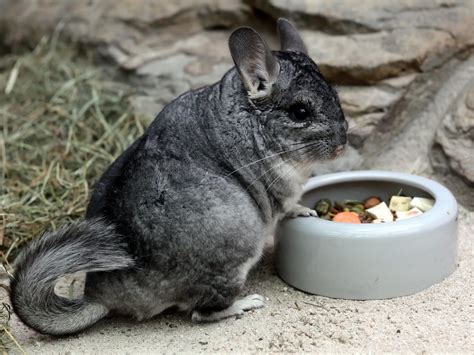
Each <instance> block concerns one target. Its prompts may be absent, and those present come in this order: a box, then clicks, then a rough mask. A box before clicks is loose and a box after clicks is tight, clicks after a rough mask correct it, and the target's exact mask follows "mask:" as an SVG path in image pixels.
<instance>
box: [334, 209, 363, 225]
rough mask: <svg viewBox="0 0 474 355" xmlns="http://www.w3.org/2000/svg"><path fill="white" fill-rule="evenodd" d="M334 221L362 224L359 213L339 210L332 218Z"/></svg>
mask: <svg viewBox="0 0 474 355" xmlns="http://www.w3.org/2000/svg"><path fill="white" fill-rule="evenodd" d="M332 221H333V222H340V223H355V224H360V223H361V222H360V219H359V215H358V214H357V213H355V212H339V213H338V214H337V215H335V216H334V217H333V218H332Z"/></svg>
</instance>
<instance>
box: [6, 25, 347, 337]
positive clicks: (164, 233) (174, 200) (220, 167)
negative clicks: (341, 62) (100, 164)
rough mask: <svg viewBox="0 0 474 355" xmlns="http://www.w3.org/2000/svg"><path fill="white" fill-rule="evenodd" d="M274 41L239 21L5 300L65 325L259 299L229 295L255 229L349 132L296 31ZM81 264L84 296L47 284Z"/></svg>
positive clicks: (258, 235) (269, 224)
mask: <svg viewBox="0 0 474 355" xmlns="http://www.w3.org/2000/svg"><path fill="white" fill-rule="evenodd" d="M278 30H279V35H280V39H281V50H280V51H274V52H272V51H270V49H269V48H268V46H267V44H266V43H265V42H264V40H263V39H262V38H261V37H260V36H259V35H258V33H257V32H255V31H254V30H253V29H251V28H246V27H243V28H239V29H237V30H235V31H234V32H233V33H232V35H231V36H230V39H229V48H230V52H231V55H232V58H233V60H234V63H235V67H234V68H232V69H230V70H229V71H228V72H227V73H226V74H225V75H224V77H223V78H222V79H221V80H220V81H219V82H217V83H215V84H213V85H211V86H206V87H203V88H200V89H197V90H193V91H189V92H187V93H185V94H183V95H181V96H180V97H178V98H177V99H176V100H174V101H173V102H171V103H170V104H169V105H168V106H166V107H165V108H164V109H163V111H162V112H161V113H160V114H159V115H158V116H157V117H156V119H155V120H154V121H153V123H152V124H151V125H150V127H149V128H148V129H147V131H146V132H145V134H144V135H143V136H142V137H140V138H139V139H138V140H137V141H136V142H135V143H133V144H132V145H131V146H130V147H129V148H128V149H127V150H126V151H125V152H124V153H123V154H122V155H121V156H120V157H119V158H118V159H117V160H116V161H115V162H114V163H113V164H112V165H111V166H110V167H109V168H108V170H107V171H106V172H105V174H104V175H103V176H102V178H101V179H100V181H99V182H98V184H97V186H96V189H95V191H94V194H93V197H92V201H91V202H90V204H89V207H88V211H87V215H86V219H85V220H84V221H82V222H78V223H75V224H72V225H69V226H65V227H63V228H60V229H59V230H58V231H56V232H46V233H44V235H43V236H42V237H41V238H38V239H37V240H36V241H34V242H32V243H31V244H30V245H29V246H28V247H27V248H26V249H25V250H24V251H23V253H22V254H21V255H20V256H19V257H18V259H17V262H16V267H15V273H14V277H13V278H12V283H11V302H12V305H13V309H14V311H15V312H16V314H17V315H18V316H19V317H20V318H21V320H22V321H23V322H24V323H26V324H27V325H28V326H30V327H31V328H33V329H35V330H37V331H39V332H41V333H46V334H52V335H62V334H71V333H75V332H78V331H80V330H83V329H84V328H86V327H88V326H90V325H92V324H93V323H95V322H97V321H98V320H99V319H100V318H103V317H104V316H105V315H107V314H109V313H111V312H112V313H120V314H126V315H130V316H133V317H135V318H137V319H139V320H140V319H145V318H150V317H153V316H155V315H157V314H159V313H161V312H162V311H163V310H165V309H167V308H170V307H175V308H177V309H179V310H183V311H186V312H189V314H191V315H192V320H193V321H215V320H219V319H222V318H225V317H230V316H235V315H240V314H242V313H243V312H244V311H246V310H249V309H253V308H259V307H262V306H263V301H264V299H263V297H262V296H259V295H250V296H247V297H245V298H243V299H237V296H238V295H239V292H240V291H241V290H242V287H243V285H244V283H245V281H246V278H247V274H248V271H249V269H250V268H251V267H252V266H253V265H254V264H255V263H256V262H257V261H258V260H259V258H260V256H261V253H262V248H263V244H264V240H265V239H266V238H267V237H269V236H270V235H272V233H273V232H274V229H275V227H276V224H277V222H278V221H279V220H280V219H281V218H283V217H284V216H297V215H303V216H311V215H314V214H315V212H314V211H313V210H310V209H308V208H305V207H302V206H299V205H297V201H298V200H299V198H300V196H301V187H302V184H303V183H304V182H305V181H306V180H307V179H308V178H309V177H310V174H311V172H312V171H313V170H314V168H315V166H316V165H317V163H318V162H319V161H321V160H324V159H330V158H334V157H336V156H337V155H338V154H339V153H340V152H341V150H342V149H343V147H344V145H345V144H346V131H347V122H346V120H345V119H344V114H343V112H342V110H341V106H340V104H339V100H338V96H337V94H336V92H335V91H334V89H333V88H331V86H330V85H329V84H328V83H327V82H326V80H325V79H324V78H323V76H322V75H321V73H320V71H319V69H318V67H317V65H316V64H315V63H314V62H313V61H312V60H311V59H310V58H309V56H308V55H307V52H306V48H305V45H304V43H303V41H302V39H301V38H300V36H299V34H298V32H297V31H296V29H295V28H294V27H293V26H292V25H291V24H290V23H289V22H288V21H286V20H284V19H280V20H279V21H278ZM76 271H86V272H87V278H86V285H85V291H84V296H83V298H82V299H74V300H70V299H66V298H62V297H59V296H57V295H56V294H55V292H54V285H55V282H56V281H57V280H58V278H60V277H62V276H64V275H65V274H70V273H73V272H76Z"/></svg>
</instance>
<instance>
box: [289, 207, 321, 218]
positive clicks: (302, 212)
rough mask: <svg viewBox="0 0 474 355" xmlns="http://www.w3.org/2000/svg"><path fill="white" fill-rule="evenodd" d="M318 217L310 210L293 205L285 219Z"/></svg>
mask: <svg viewBox="0 0 474 355" xmlns="http://www.w3.org/2000/svg"><path fill="white" fill-rule="evenodd" d="M311 216H313V217H318V213H317V212H316V211H315V210H312V209H311V208H308V207H304V206H301V205H294V206H293V208H292V209H291V210H290V211H288V213H287V214H286V217H289V218H295V217H311Z"/></svg>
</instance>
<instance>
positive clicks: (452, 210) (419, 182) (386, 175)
mask: <svg viewBox="0 0 474 355" xmlns="http://www.w3.org/2000/svg"><path fill="white" fill-rule="evenodd" d="M354 181H389V182H399V183H402V184H405V185H411V186H413V187H416V188H418V189H420V190H424V191H426V192H427V193H429V194H430V195H431V196H433V198H434V200H435V204H434V205H433V207H432V208H431V209H430V210H429V211H427V212H425V213H423V214H422V215H421V216H416V217H414V218H409V219H404V220H401V221H395V222H390V223H380V224H372V223H363V224H351V223H337V222H332V221H327V220H324V219H321V218H310V217H297V218H294V219H291V220H288V219H287V221H289V222H290V223H291V225H292V226H295V227H297V226H298V224H303V225H305V226H306V227H307V228H315V230H320V229H327V228H331V229H337V230H338V231H340V232H341V234H344V232H347V233H351V232H354V231H360V232H375V231H376V232H382V231H383V232H384V235H385V236H389V235H395V234H399V233H398V232H402V231H406V230H407V229H411V228H414V229H419V228H423V229H427V227H428V229H434V228H436V227H437V226H440V225H444V224H445V223H447V222H448V221H449V220H451V219H457V216H458V204H457V202H456V199H455V198H454V196H453V194H452V193H451V192H450V191H449V190H448V189H447V188H446V187H444V186H443V185H441V184H440V183H438V182H436V181H434V180H431V179H428V178H426V177H422V176H418V175H412V174H407V173H401V172H394V171H383V170H358V171H348V172H339V173H332V174H325V175H320V176H315V177H312V178H310V179H309V180H308V182H307V183H306V184H305V185H304V187H303V195H304V194H305V193H307V192H309V191H311V190H314V189H317V188H319V187H323V186H328V185H334V184H338V183H344V182H354ZM423 225H424V226H425V227H423ZM300 227H303V226H301V225H300ZM305 229H306V228H305ZM340 237H343V235H341V236H340ZM348 237H349V238H353V237H354V236H348ZM361 237H362V236H361ZM367 237H368V238H373V237H375V236H374V235H373V234H372V233H370V235H367ZM331 238H333V237H331Z"/></svg>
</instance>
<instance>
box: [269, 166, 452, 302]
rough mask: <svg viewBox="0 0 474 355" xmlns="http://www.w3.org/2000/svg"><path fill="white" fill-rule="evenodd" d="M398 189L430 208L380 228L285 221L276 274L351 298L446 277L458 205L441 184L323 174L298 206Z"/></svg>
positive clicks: (415, 287) (397, 291)
mask: <svg viewBox="0 0 474 355" xmlns="http://www.w3.org/2000/svg"><path fill="white" fill-rule="evenodd" d="M400 189H403V193H404V194H406V195H408V196H417V197H427V198H432V199H434V200H435V204H434V206H433V208H431V209H430V210H429V211H427V212H426V213H424V214H422V215H420V216H416V217H413V218H411V219H405V220H399V221H395V222H390V223H381V224H346V223H337V222H332V221H327V220H323V219H320V218H316V217H298V218H293V219H285V220H283V221H282V222H281V223H280V225H279V226H278V228H277V232H276V235H275V248H276V266H277V271H278V274H279V275H280V277H281V278H282V279H283V280H284V281H285V282H287V283H288V284H289V285H291V286H293V287H295V288H298V289H300V290H303V291H306V292H309V293H313V294H318V295H322V296H327V297H333V298H343V299H355V300H368V299H383V298H392V297H398V296H405V295H410V294H413V293H416V292H419V291H422V290H424V289H426V288H427V287H429V286H431V285H433V284H435V283H438V282H440V281H442V280H443V279H445V278H446V277H448V276H449V275H450V274H451V273H452V272H453V271H454V270H455V269H456V264H457V261H456V259H457V243H458V237H457V235H458V232H457V216H458V206H457V202H456V200H455V198H454V196H453V195H452V194H451V192H450V191H449V190H448V189H447V188H445V187H444V186H442V185H440V184H439V183H437V182H435V181H433V180H430V179H427V178H424V177H420V176H414V175H409V174H404V173H396V172H390V171H354V172H344V173H336V174H328V175H322V176H318V177H314V178H311V179H310V180H309V181H308V183H307V184H306V185H305V187H304V194H303V197H302V199H301V201H300V203H301V204H302V205H304V206H307V207H310V208H313V207H314V205H315V203H316V201H318V200H319V199H322V198H329V199H330V200H343V199H356V200H363V199H364V198H367V197H368V196H374V195H375V196H379V197H381V198H382V199H383V200H385V201H388V200H389V198H390V196H392V195H395V194H397V193H398V192H399V190H400Z"/></svg>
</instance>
